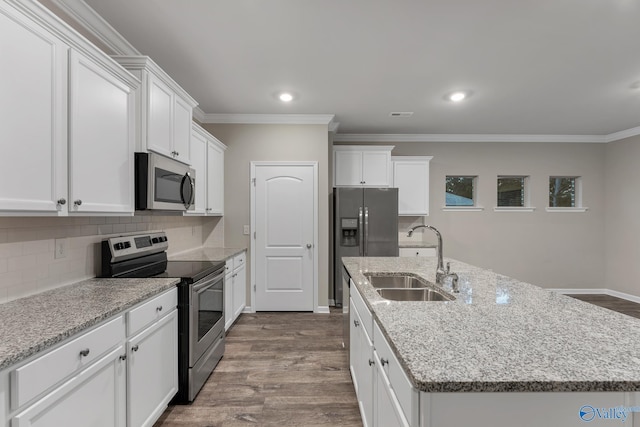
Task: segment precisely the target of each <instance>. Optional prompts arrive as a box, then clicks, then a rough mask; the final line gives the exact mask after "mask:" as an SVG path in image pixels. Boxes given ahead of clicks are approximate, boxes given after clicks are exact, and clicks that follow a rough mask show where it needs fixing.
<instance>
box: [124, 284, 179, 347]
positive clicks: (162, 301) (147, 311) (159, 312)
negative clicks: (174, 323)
mask: <svg viewBox="0 0 640 427" xmlns="http://www.w3.org/2000/svg"><path fill="white" fill-rule="evenodd" d="M177 306H178V289H177V288H172V289H169V290H168V291H166V292H164V293H162V294H160V295H158V296H157V297H155V298H153V299H151V300H150V301H147V302H145V303H143V304H142V305H140V306H138V307H136V308H134V309H133V310H131V311H130V312H129V313H128V314H127V315H128V316H129V318H128V327H129V329H128V334H127V336H131V335H133V334H135V333H137V332H138V331H139V330H140V329H142V328H144V327H145V326H147V325H149V324H151V323H153V322H155V321H156V320H158V319H160V318H161V317H163V316H165V315H166V314H168V313H171V311H172V310H175V308H176V307H177Z"/></svg>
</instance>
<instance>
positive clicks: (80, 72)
mask: <svg viewBox="0 0 640 427" xmlns="http://www.w3.org/2000/svg"><path fill="white" fill-rule="evenodd" d="M109 65H111V68H113V69H109V68H108V66H109ZM118 68H120V67H118V66H117V64H109V63H104V64H100V63H98V62H96V61H95V60H93V59H91V58H89V57H87V56H85V55H83V54H81V53H79V52H76V51H72V52H71V58H70V70H69V75H70V79H69V82H70V87H69V94H70V97H69V115H70V120H69V210H70V211H71V212H86V213H109V212H111V213H133V211H134V205H133V188H134V186H133V180H134V177H133V169H134V165H133V160H134V156H133V150H134V146H135V140H134V138H135V114H134V113H135V90H133V89H132V87H131V82H127V81H126V80H124V79H123V73H118V72H117V71H118ZM127 74H128V73H127ZM124 77H126V75H124ZM131 79H133V77H131Z"/></svg>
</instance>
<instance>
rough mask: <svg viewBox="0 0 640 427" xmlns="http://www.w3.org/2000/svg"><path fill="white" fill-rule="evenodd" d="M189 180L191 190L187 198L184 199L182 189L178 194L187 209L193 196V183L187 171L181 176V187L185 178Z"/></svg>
mask: <svg viewBox="0 0 640 427" xmlns="http://www.w3.org/2000/svg"><path fill="white" fill-rule="evenodd" d="M187 179H188V180H189V188H190V190H191V197H189V200H187V199H186V197H185V194H184V191H182V192H181V193H182V194H180V198H181V199H182V204H184V207H185V208H186V209H189V208H190V207H191V204H192V203H193V198H194V197H195V194H194V188H193V187H194V185H193V179H191V176H189V172H187V173H186V174H185V175H184V176H183V177H182V184H181V186H180V187H181V188H184V182H185V181H186V180H187Z"/></svg>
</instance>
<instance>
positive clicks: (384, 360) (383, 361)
mask: <svg viewBox="0 0 640 427" xmlns="http://www.w3.org/2000/svg"><path fill="white" fill-rule="evenodd" d="M380 363H382V366H384V365H388V364H389V360H388V359H385V358H384V357H381V358H380Z"/></svg>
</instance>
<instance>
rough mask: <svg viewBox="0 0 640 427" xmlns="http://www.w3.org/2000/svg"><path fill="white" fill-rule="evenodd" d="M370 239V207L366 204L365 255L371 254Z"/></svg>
mask: <svg viewBox="0 0 640 427" xmlns="http://www.w3.org/2000/svg"><path fill="white" fill-rule="evenodd" d="M368 240H369V208H368V207H366V206H365V208H364V256H368V255H369V253H368V252H369V248H368V247H367V246H368V244H367V243H368Z"/></svg>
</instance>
